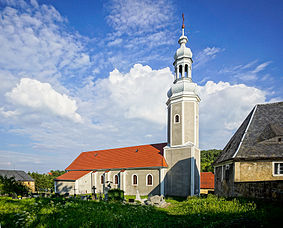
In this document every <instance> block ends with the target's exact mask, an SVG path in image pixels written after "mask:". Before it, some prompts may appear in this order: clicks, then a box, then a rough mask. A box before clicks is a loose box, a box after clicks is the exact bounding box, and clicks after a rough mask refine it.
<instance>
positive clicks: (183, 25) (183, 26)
mask: <svg viewBox="0 0 283 228" xmlns="http://www.w3.org/2000/svg"><path fill="white" fill-rule="evenodd" d="M182 18H183V24H182V29H184V28H185V17H184V13H182Z"/></svg>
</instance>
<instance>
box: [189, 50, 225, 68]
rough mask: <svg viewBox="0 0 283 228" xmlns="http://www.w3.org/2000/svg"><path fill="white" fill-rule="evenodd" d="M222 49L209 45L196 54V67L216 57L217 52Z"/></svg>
mask: <svg viewBox="0 0 283 228" xmlns="http://www.w3.org/2000/svg"><path fill="white" fill-rule="evenodd" d="M221 51H222V49H220V48H217V47H207V48H205V49H203V50H202V51H200V52H199V53H197V55H196V58H195V64H194V68H198V67H200V66H202V65H204V64H205V63H206V62H208V61H209V60H212V59H214V58H215V57H216V54H217V53H219V52H221Z"/></svg>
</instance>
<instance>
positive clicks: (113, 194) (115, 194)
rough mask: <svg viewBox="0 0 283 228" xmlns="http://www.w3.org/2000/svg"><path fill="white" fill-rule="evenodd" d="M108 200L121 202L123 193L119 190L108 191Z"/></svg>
mask: <svg viewBox="0 0 283 228" xmlns="http://www.w3.org/2000/svg"><path fill="white" fill-rule="evenodd" d="M108 200H109V201H123V200H124V191H123V190H121V189H110V190H109V191H108Z"/></svg>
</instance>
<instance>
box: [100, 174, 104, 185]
mask: <svg viewBox="0 0 283 228" xmlns="http://www.w3.org/2000/svg"><path fill="white" fill-rule="evenodd" d="M100 183H101V184H104V175H101V176H100Z"/></svg>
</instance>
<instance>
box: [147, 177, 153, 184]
mask: <svg viewBox="0 0 283 228" xmlns="http://www.w3.org/2000/svg"><path fill="white" fill-rule="evenodd" d="M152 180H153V177H152V175H151V174H148V175H147V177H146V185H149V186H152V183H153V181H152Z"/></svg>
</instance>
